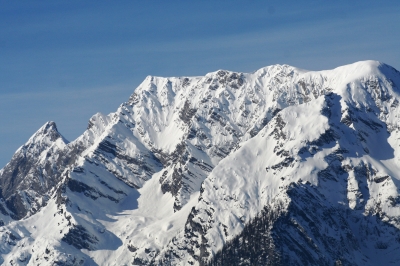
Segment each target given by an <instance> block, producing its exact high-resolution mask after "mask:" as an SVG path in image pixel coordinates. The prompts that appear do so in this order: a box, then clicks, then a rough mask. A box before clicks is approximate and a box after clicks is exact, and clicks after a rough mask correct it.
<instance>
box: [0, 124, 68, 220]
mask: <svg viewBox="0 0 400 266" xmlns="http://www.w3.org/2000/svg"><path fill="white" fill-rule="evenodd" d="M66 144H67V143H66V140H65V139H64V138H63V137H62V136H61V135H60V133H59V132H58V131H57V127H56V124H55V123H54V122H48V123H46V124H45V125H44V126H43V127H41V128H40V129H39V130H38V131H37V132H36V133H35V134H34V135H33V136H32V137H31V138H30V139H29V141H28V142H27V143H26V144H25V145H24V146H22V147H21V148H19V149H18V151H17V152H16V153H15V154H14V156H13V158H12V159H11V161H10V162H9V163H8V164H7V165H6V166H5V167H4V168H3V169H2V171H1V175H0V187H1V194H0V196H1V197H2V199H3V200H4V201H3V206H2V212H3V214H5V215H7V214H9V215H10V216H11V217H12V218H13V219H21V218H23V217H24V216H25V215H27V214H28V213H35V212H36V211H37V210H38V209H40V208H41V207H42V206H43V205H45V204H46V202H47V198H48V197H49V195H48V194H47V193H48V192H49V190H51V189H52V188H54V187H55V186H56V185H57V184H58V183H59V182H60V177H61V175H60V172H61V171H62V167H63V165H61V164H58V163H57V159H58V158H57V156H54V154H56V153H59V152H60V150H62V149H63V148H64V147H65V145H66ZM4 205H5V206H4Z"/></svg>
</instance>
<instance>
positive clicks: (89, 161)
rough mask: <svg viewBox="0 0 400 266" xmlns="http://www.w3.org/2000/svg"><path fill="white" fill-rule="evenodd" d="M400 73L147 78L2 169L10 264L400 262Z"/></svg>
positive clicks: (3, 232) (365, 67)
mask: <svg viewBox="0 0 400 266" xmlns="http://www.w3.org/2000/svg"><path fill="white" fill-rule="evenodd" d="M399 88H400V73H399V72H398V71H397V70H395V69H394V68H392V67H390V66H388V65H385V64H383V63H380V62H376V61H363V62H357V63H354V64H351V65H346V66H342V67H338V68H336V69H333V70H325V71H306V70H301V69H298V68H295V67H291V66H288V65H273V66H269V67H265V68H262V69H260V70H258V71H255V72H254V73H239V72H231V71H226V70H219V71H216V72H212V73H209V74H206V75H205V76H203V77H172V78H162V77H153V76H148V77H147V78H146V79H145V80H144V81H143V82H142V84H140V85H139V87H138V88H137V89H135V91H134V93H133V94H132V95H131V96H130V98H129V100H128V101H127V102H125V103H123V104H121V105H120V106H119V108H118V110H117V111H116V112H115V113H111V114H109V115H103V114H100V113H98V114H96V115H94V116H93V117H92V118H91V119H90V121H89V123H88V128H87V130H86V131H85V132H84V133H83V134H82V135H81V136H80V137H78V138H77V139H76V140H74V141H72V142H68V141H66V140H65V139H64V138H63V137H62V136H61V134H60V133H58V131H57V128H56V126H55V124H54V123H53V122H49V123H47V124H45V125H44V126H43V127H42V128H41V129H40V130H39V131H38V132H37V133H36V134H35V135H33V136H32V137H31V138H30V139H29V141H28V142H27V143H26V144H25V145H24V146H22V147H21V148H20V149H18V151H17V152H16V153H15V155H14V156H13V158H12V159H11V161H10V162H9V163H8V164H7V165H6V166H5V167H4V168H3V169H2V170H0V185H1V190H0V191H1V194H0V198H1V201H0V219H1V221H0V223H1V224H2V226H1V227H0V247H1V248H0V253H1V254H2V257H1V258H2V259H1V260H2V262H3V263H4V264H5V265H39V264H40V265H347V264H351V265H390V264H399V263H400V254H399V253H398V252H397V250H398V249H399V248H400V194H399V193H400V174H399V173H400V132H399V129H400V107H399V101H400V89H399Z"/></svg>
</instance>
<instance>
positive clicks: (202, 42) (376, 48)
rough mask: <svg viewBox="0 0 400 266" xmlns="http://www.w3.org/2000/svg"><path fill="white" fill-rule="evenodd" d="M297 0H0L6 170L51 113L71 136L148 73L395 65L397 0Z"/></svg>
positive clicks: (0, 130)
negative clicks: (277, 66)
mask: <svg viewBox="0 0 400 266" xmlns="http://www.w3.org/2000/svg"><path fill="white" fill-rule="evenodd" d="M299 2H300V1H261V0H252V1H250V0H249V1H239V0H232V1H226V0H224V1H222V0H221V1H205V0H203V1H5V0H0V125H1V127H0V168H1V167H3V166H4V165H5V164H6V163H7V162H8V161H9V159H10V158H11V156H12V154H13V153H14V152H15V150H16V149H17V148H18V147H19V146H21V145H22V144H24V143H25V142H26V141H27V140H28V138H29V137H30V136H31V135H32V134H33V133H34V132H35V131H36V130H37V129H38V128H39V127H40V126H42V125H43V124H44V123H45V122H46V121H50V120H52V121H55V122H56V123H57V126H58V129H59V131H60V132H61V134H63V135H64V136H65V137H66V138H67V139H69V140H74V139H75V138H76V137H78V136H79V135H80V134H81V133H82V132H83V131H84V130H85V128H86V126H87V121H88V119H89V118H90V117H91V116H92V115H93V114H95V113H96V112H102V113H105V114H107V113H110V112H112V111H115V110H116V109H117V107H118V106H119V104H121V103H122V102H124V101H126V100H127V99H128V98H129V96H130V94H131V93H132V92H133V91H134V89H135V88H136V87H137V86H138V85H139V84H140V82H141V81H142V80H143V79H144V78H145V77H146V76H147V75H156V76H193V75H204V74H206V73H207V72H211V71H215V70H217V69H229V70H235V71H242V72H252V71H255V70H257V69H259V68H261V67H264V66H267V65H272V64H289V65H293V66H297V67H300V68H304V69H311V70H322V69H330V68H334V67H337V66H340V65H344V64H348V63H352V62H355V61H360V60H367V59H373V60H379V61H382V62H385V63H387V64H389V65H392V66H393V67H395V68H397V69H400V34H399V32H400V30H399V25H400V1H397V0H396V1H341V0H335V1H333V0H332V1H330V0H313V1H301V3H299ZM349 2H351V3H349Z"/></svg>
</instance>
